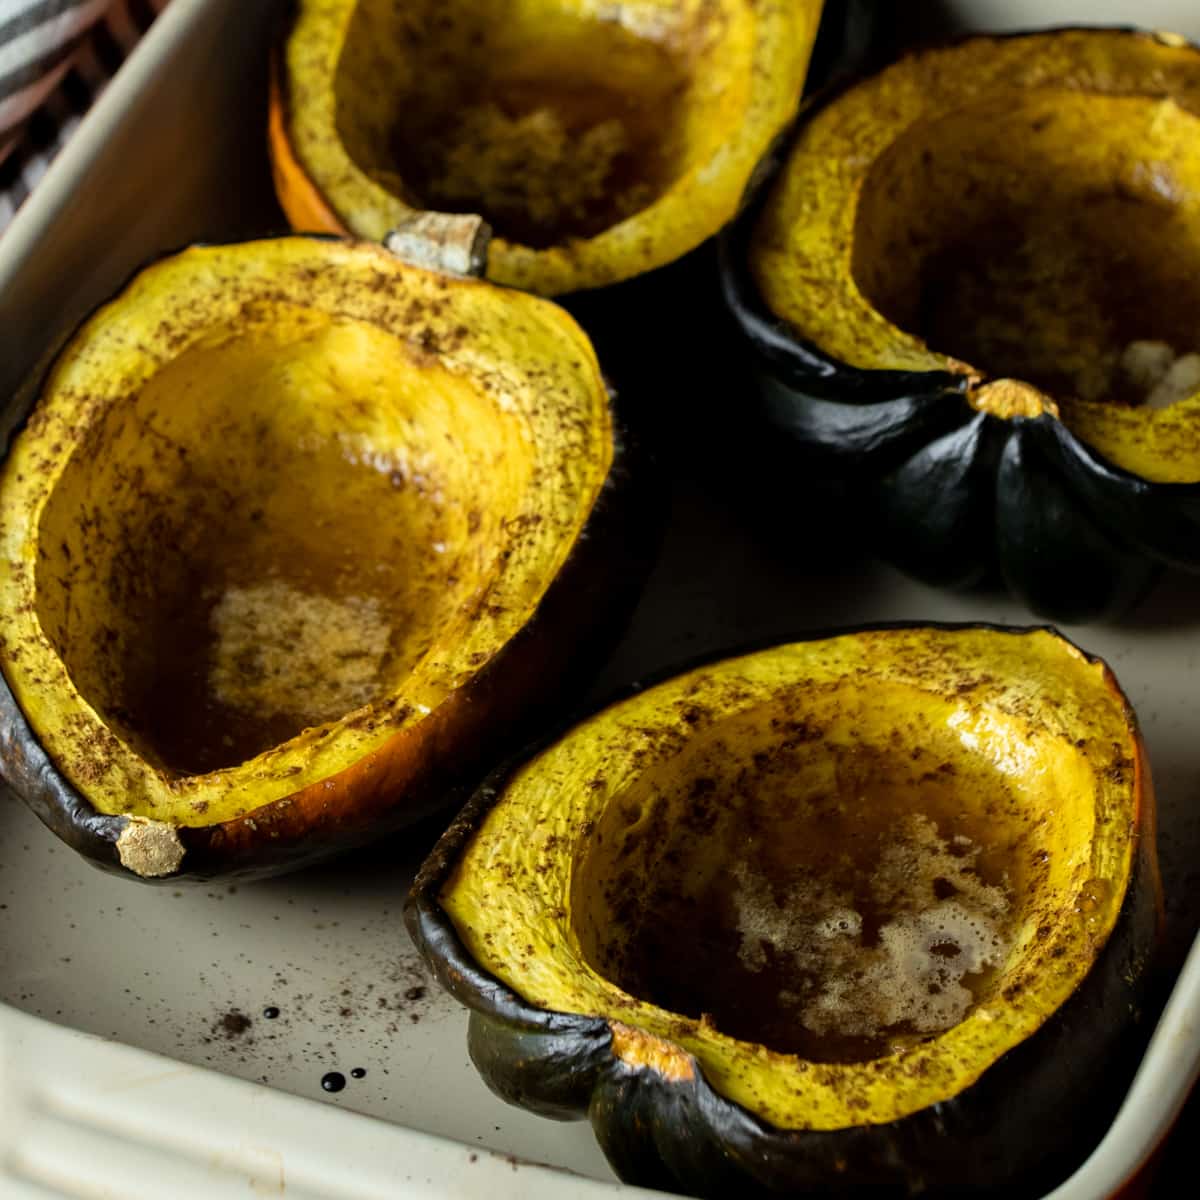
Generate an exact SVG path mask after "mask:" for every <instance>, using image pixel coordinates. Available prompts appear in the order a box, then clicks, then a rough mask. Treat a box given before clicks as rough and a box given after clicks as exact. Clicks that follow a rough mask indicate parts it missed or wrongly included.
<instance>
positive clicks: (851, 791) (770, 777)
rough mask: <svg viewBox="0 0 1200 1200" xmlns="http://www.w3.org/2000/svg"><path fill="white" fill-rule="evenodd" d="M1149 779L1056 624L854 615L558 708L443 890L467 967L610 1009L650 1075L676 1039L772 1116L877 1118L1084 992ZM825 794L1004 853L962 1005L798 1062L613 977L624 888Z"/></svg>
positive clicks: (627, 1050)
mask: <svg viewBox="0 0 1200 1200" xmlns="http://www.w3.org/2000/svg"><path fill="white" fill-rule="evenodd" d="M1148 789H1149V780H1148V777H1147V776H1146V767H1145V760H1144V752H1143V749H1142V746H1141V742H1140V739H1139V736H1138V733H1137V729H1136V725H1135V724H1134V722H1133V719H1132V715H1131V713H1130V711H1129V709H1128V706H1127V705H1126V703H1125V701H1124V698H1123V697H1122V696H1121V693H1120V691H1119V689H1118V688H1117V687H1116V685H1115V683H1114V681H1113V680H1112V677H1111V675H1110V674H1109V672H1108V670H1107V668H1105V667H1104V665H1103V664H1101V663H1098V662H1095V661H1092V660H1089V659H1087V658H1086V657H1085V656H1084V655H1083V654H1081V653H1080V652H1079V651H1078V650H1076V649H1075V648H1074V647H1072V646H1070V645H1069V644H1067V643H1065V642H1063V641H1062V640H1061V639H1059V638H1057V637H1056V636H1055V635H1053V634H1052V633H1050V632H1047V631H1042V630H1037V631H1031V632H1028V633H1018V632H1006V631H999V630H994V629H965V630H949V629H945V630H942V629H911V630H888V631H867V632H860V633H853V634H849V635H844V636H840V637H835V638H831V639H827V640H822V641H815V642H807V643H800V644H795V645H787V646H781V647H778V648H775V649H772V650H767V651H762V652H759V653H756V654H752V655H748V656H746V657H742V658H735V659H729V660H726V661H724V662H720V663H716V664H714V665H711V666H706V667H702V668H699V669H696V670H694V671H691V672H689V673H687V674H684V675H681V676H679V677H677V678H675V679H672V680H671V681H669V682H667V683H664V684H661V685H659V686H657V687H654V688H652V689H650V690H648V691H646V692H643V693H642V694H640V695H639V696H637V697H635V698H633V699H631V700H627V701H623V702H621V703H619V704H617V705H615V706H613V707H611V708H609V709H607V710H605V711H603V712H601V713H599V714H598V715H597V716H594V717H592V718H590V719H589V720H587V721H585V722H583V723H582V724H580V725H578V726H576V727H575V728H574V729H573V730H571V731H570V732H569V733H568V734H567V735H566V736H565V737H563V738H562V739H560V740H559V741H557V742H556V743H555V744H553V745H552V746H551V747H550V748H548V749H546V750H544V751H543V752H541V753H540V754H539V755H537V756H536V757H535V758H533V759H531V760H530V761H529V762H527V763H526V764H524V765H523V766H522V767H521V768H519V769H518V770H517V771H516V772H515V773H514V774H513V775H512V776H510V777H509V778H508V779H507V781H506V782H505V783H504V784H503V786H502V788H501V790H500V794H499V798H498V799H497V800H496V802H495V804H494V807H492V808H491V809H490V811H489V812H488V813H487V815H486V816H485V817H484V818H483V820H482V822H481V824H480V826H479V827H478V829H477V830H476V831H475V832H474V833H473V834H472V836H471V837H470V839H469V841H468V842H467V844H466V846H465V849H464V850H463V851H462V852H461V856H460V857H459V858H458V859H457V861H456V863H455V865H454V867H453V869H452V871H451V874H450V875H449V877H448V879H447V881H446V883H445V884H444V885H443V887H442V889H441V891H440V894H439V897H438V899H439V903H440V905H441V907H442V909H443V910H444V911H445V913H446V914H447V915H448V916H449V917H450V919H451V921H452V922H453V924H454V927H455V929H456V931H457V932H458V935H459V937H460V938H461V939H462V942H463V943H464V945H465V947H466V950H467V953H468V954H469V956H470V958H471V959H472V960H473V961H474V962H476V963H478V964H479V966H481V967H482V968H483V969H484V970H485V971H487V972H489V973H490V974H491V975H494V976H496V977H497V978H499V979H500V980H502V981H503V982H504V983H505V984H507V985H508V986H509V987H511V988H512V989H513V990H514V991H516V992H517V993H518V994H519V995H520V996H521V997H523V998H524V999H525V1000H527V1001H529V1002H530V1003H531V1004H533V1005H535V1006H536V1007H539V1008H542V1009H545V1010H547V1011H550V1012H563V1013H576V1014H584V1015H591V1016H601V1017H604V1018H606V1019H607V1020H608V1021H609V1022H610V1024H611V1026H612V1028H613V1030H614V1047H615V1048H616V1052H617V1053H618V1054H621V1055H622V1056H623V1057H624V1056H626V1055H629V1056H631V1057H629V1061H631V1062H633V1061H637V1062H650V1061H652V1062H654V1063H656V1064H659V1065H660V1069H661V1070H662V1071H663V1072H664V1073H668V1074H669V1069H670V1064H671V1063H674V1062H677V1061H678V1060H679V1053H678V1050H677V1049H674V1048H676V1047H682V1048H683V1050H685V1051H687V1052H688V1053H689V1054H691V1055H694V1056H695V1058H696V1060H697V1061H698V1063H699V1065H700V1068H701V1069H702V1071H703V1073H704V1075H705V1077H706V1078H707V1080H708V1081H709V1082H710V1083H711V1084H712V1086H713V1087H714V1088H715V1089H716V1091H717V1092H718V1093H719V1094H720V1095H721V1096H724V1097H726V1098H728V1099H730V1100H733V1101H736V1102H737V1103H739V1104H741V1105H742V1106H744V1107H745V1108H747V1109H749V1110H750V1111H751V1112H753V1113H755V1114H757V1115H758V1116H760V1117H762V1118H764V1119H765V1120H767V1121H768V1122H770V1123H771V1124H772V1125H774V1126H776V1127H778V1128H781V1129H785V1130H787V1129H811V1130H834V1129H841V1128H847V1127H851V1126H861V1125H864V1124H882V1123H887V1122H890V1121H894V1120H896V1119H898V1118H902V1117H904V1116H907V1115H909V1114H911V1113H915V1112H917V1111H918V1110H920V1109H923V1108H925V1107H927V1106H929V1105H932V1104H936V1103H938V1102H939V1101H943V1100H948V1099H950V1098H952V1097H956V1096H957V1095H959V1094H960V1093H961V1092H962V1091H963V1090H964V1089H966V1088H967V1087H968V1086H969V1085H970V1084H971V1083H972V1082H973V1081H974V1080H976V1079H977V1078H978V1077H979V1076H980V1075H981V1074H982V1073H983V1072H984V1071H985V1070H986V1069H987V1068H988V1067H989V1066H990V1065H991V1064H992V1063H994V1062H995V1061H996V1060H997V1059H998V1058H1000V1057H1001V1056H1002V1055H1003V1054H1004V1053H1005V1052H1006V1051H1008V1050H1009V1049H1011V1048H1013V1047H1015V1046H1016V1045H1018V1044H1019V1043H1020V1042H1022V1041H1024V1040H1025V1039H1026V1038H1028V1037H1029V1036H1030V1035H1031V1034H1032V1033H1033V1032H1034V1031H1035V1030H1036V1029H1038V1028H1039V1027H1040V1026H1041V1025H1042V1024H1043V1023H1044V1022H1045V1021H1047V1020H1048V1019H1049V1018H1050V1017H1051V1015H1052V1014H1053V1013H1054V1012H1055V1011H1056V1009H1057V1008H1058V1007H1059V1006H1060V1005H1062V1004H1063V1002H1064V1001H1066V1000H1067V999H1068V998H1069V997H1070V996H1071V995H1072V993H1073V992H1074V991H1075V990H1076V989H1077V988H1078V987H1079V985H1080V983H1081V981H1082V979H1083V977H1084V975H1085V974H1086V973H1087V971H1088V968H1089V967H1090V966H1091V964H1092V963H1093V961H1094V960H1095V959H1096V956H1097V955H1098V954H1099V952H1100V949H1101V947H1102V946H1103V944H1104V941H1105V939H1106V938H1107V936H1108V934H1109V933H1110V932H1111V930H1112V929H1113V927H1114V925H1115V923H1116V920H1117V917H1118V914H1119V913H1120V912H1121V909H1122V904H1123V900H1124V896H1125V892H1126V888H1127V886H1128V884H1129V881H1130V878H1131V871H1132V867H1133V863H1134V859H1135V852H1136V848H1137V839H1138V833H1137V830H1138V828H1139V824H1140V825H1141V826H1142V827H1143V828H1146V829H1149V828H1150V823H1149V821H1148V820H1147V819H1146V809H1145V807H1144V806H1146V805H1149V804H1150V803H1151V798H1150V794H1149V790H1148ZM831 797H837V798H838V801H839V803H840V804H841V805H842V807H843V808H844V810H845V812H846V813H848V814H850V817H849V818H848V819H849V820H850V822H851V824H850V826H849V827H853V825H854V822H856V821H857V822H862V823H863V825H864V828H870V827H871V823H872V821H873V820H875V819H876V816H877V814H876V813H874V811H873V808H872V806H875V805H888V806H892V808H894V810H895V811H896V812H909V813H917V814H923V815H925V816H928V817H931V818H936V820H938V821H939V822H943V823H944V825H943V832H944V833H945V830H948V829H950V828H951V827H953V826H954V822H955V821H958V820H960V819H966V818H969V819H970V820H971V821H974V822H975V823H976V825H977V826H981V827H983V828H984V829H986V830H987V831H988V837H989V839H991V840H994V842H995V843H996V845H997V846H998V847H999V848H1000V849H1001V850H1002V853H1003V857H1004V861H1006V862H1007V863H1008V864H1009V867H1010V874H1009V881H1010V884H1011V887H1012V889H1013V895H1014V917H1013V923H1012V926H1011V942H1010V947H1009V950H1008V954H1007V959H1006V960H1005V961H1004V962H1003V964H1002V965H1001V966H1000V968H999V969H998V971H997V972H996V976H995V978H994V979H992V980H991V982H990V983H989V984H988V985H987V989H986V994H984V995H983V996H982V997H980V998H979V999H978V1002H977V1003H976V1004H975V1006H974V1007H973V1008H972V1009H971V1010H970V1011H969V1013H968V1014H967V1015H966V1017H965V1018H964V1019H962V1020H961V1022H960V1023H958V1024H955V1025H953V1026H952V1027H950V1028H948V1029H947V1030H945V1031H944V1032H941V1033H939V1034H937V1035H936V1036H932V1037H930V1038H926V1039H920V1038H918V1039H910V1040H909V1041H908V1042H907V1043H906V1044H905V1045H903V1046H901V1047H900V1048H898V1049H896V1050H895V1051H894V1052H892V1053H886V1054H884V1055H883V1056H882V1057H876V1058H874V1059H872V1060H871V1061H810V1060H808V1059H805V1058H801V1057H799V1056H797V1055H796V1054H793V1053H780V1052H778V1051H776V1050H773V1049H771V1048H770V1047H769V1045H767V1044H764V1043H763V1039H761V1038H755V1039H753V1040H739V1039H738V1038H735V1037H731V1036H729V1035H728V1034H727V1033H726V1032H723V1031H722V1029H721V1028H720V1025H721V1023H722V1018H721V1016H720V1014H718V1015H717V1017H716V1019H715V1020H714V1019H712V1018H710V1017H707V1016H702V1017H701V1018H700V1019H696V1018H695V1017H694V1016H692V1017H688V1016H684V1015H681V1014H680V1013H678V1012H671V1011H668V1010H667V1009H665V1008H662V1007H658V1006H656V1005H655V1004H653V1003H649V1002H648V1001H647V1000H646V999H644V998H643V997H640V996H639V995H637V994H632V993H631V992H630V991H627V990H625V989H624V988H623V987H621V986H619V984H618V982H616V981H615V979H616V978H617V977H619V976H620V969H619V968H620V964H621V963H622V961H623V959H624V955H625V951H626V950H627V949H628V946H629V943H630V939H631V937H632V936H633V933H632V926H631V925H630V917H629V915H628V914H629V911H630V910H629V901H630V900H631V899H636V898H638V897H642V898H643V899H649V900H650V901H651V903H652V904H653V897H654V896H656V895H666V894H667V893H669V896H670V903H672V904H674V903H676V902H677V900H678V894H677V889H676V887H675V886H674V884H673V883H672V881H673V880H675V879H676V878H677V877H679V878H684V879H696V878H701V877H708V876H711V875H712V874H713V872H716V871H719V870H721V869H723V864H724V865H725V866H727V865H728V864H729V863H730V862H732V861H734V860H736V858H737V855H738V853H739V847H740V846H742V845H743V844H744V842H745V838H746V836H747V829H748V827H749V825H748V822H749V821H750V818H751V817H753V819H754V821H755V822H757V824H758V826H759V829H760V833H761V834H762V837H763V843H762V844H763V845H764V846H768V847H769V846H770V845H772V844H780V845H782V844H788V843H789V839H792V841H795V839H797V838H799V839H800V841H796V842H795V844H798V845H803V844H804V843H803V839H804V838H805V837H808V838H813V837H815V838H818V839H819V838H820V837H821V829H822V828H823V827H824V826H822V825H821V824H820V822H819V820H818V818H817V817H816V816H813V814H815V813H818V812H819V811H822V810H823V807H824V808H827V807H828V804H829V803H830V798H831ZM855 813H857V814H858V815H857V816H855V815H854V814H855ZM813 821H818V823H817V824H815V825H814V824H812V822H813ZM806 822H808V824H806ZM946 836H948V834H946ZM681 863H682V864H684V865H683V866H680V864H681ZM681 871H682V872H683V874H682V875H680V874H679V873H680V872H681ZM1145 886H1152V883H1151V882H1150V881H1146V883H1145ZM656 887H657V888H659V889H666V891H665V892H662V891H660V892H656V891H655V888H656ZM663 903H664V904H665V903H667V901H666V900H664V901H663ZM653 911H654V910H653V907H652V908H651V913H653ZM803 917H804V914H801V913H797V914H796V919H803ZM664 919H665V918H664ZM696 919H699V918H698V917H697V918H696ZM673 932H674V933H675V935H676V936H677V937H678V938H679V939H680V940H683V941H687V940H688V939H689V938H691V937H693V936H694V933H693V931H692V930H691V929H690V928H688V924H687V923H686V922H685V923H684V924H683V925H680V926H671V927H668V928H667V929H665V930H661V931H659V936H660V940H661V941H662V942H663V943H667V944H669V943H670V941H671V938H672V934H673ZM688 944H690V942H689V943H688ZM721 961H722V960H720V959H719V958H713V957H712V956H711V954H710V956H709V958H708V959H707V962H708V969H709V970H710V971H715V970H720V969H721V967H720V962H721ZM697 969H699V970H703V969H704V968H703V967H698V968H697ZM672 1056H674V1057H672ZM683 1061H684V1063H685V1065H686V1060H683ZM664 1064H665V1065H664ZM689 1070H690V1068H689Z"/></svg>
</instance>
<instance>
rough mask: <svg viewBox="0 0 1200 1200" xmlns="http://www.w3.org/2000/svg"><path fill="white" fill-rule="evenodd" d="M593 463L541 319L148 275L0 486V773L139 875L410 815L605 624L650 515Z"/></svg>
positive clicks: (414, 296) (600, 422)
mask: <svg viewBox="0 0 1200 1200" xmlns="http://www.w3.org/2000/svg"><path fill="white" fill-rule="evenodd" d="M622 453H624V451H622ZM617 458H618V455H617V448H616V441H615V437H614V418H613V415H612V412H611V410H610V400H609V395H608V392H607V389H606V385H605V383H604V380H603V379H602V377H601V374H600V371H599V368H598V365H597V362H596V359H595V356H594V354H593V351H592V348H591V346H590V344H589V342H588V340H587V338H586V337H585V336H584V334H583V333H582V332H581V331H580V329H579V328H578V326H577V325H576V324H575V323H574V321H573V320H572V319H571V318H570V317H569V316H568V315H567V314H566V313H564V312H563V311H562V310H561V309H559V308H557V307H556V306H554V305H553V304H550V303H549V302H547V301H543V300H539V299H537V298H535V297H533V296H529V295H527V294H524V293H519V292H514V291H509V290H507V289H504V288H499V287H496V286H494V285H492V284H489V283H485V282H482V281H480V280H477V279H471V278H467V277H456V276H451V275H447V274H441V273H438V272H435V271H431V270H425V269H421V268H418V267H415V266H411V265H408V264H406V263H404V262H402V261H401V260H400V259H399V258H398V257H396V256H395V255H393V254H392V253H389V252H388V251H387V250H385V249H384V248H382V247H380V246H375V245H370V244H366V243H349V242H336V241H331V240H327V239H317V238H308V237H290V238H279V239H274V240H267V241H259V242H251V243H245V244H241V245H230V246H213V247H195V248H192V249H189V250H187V251H185V252H183V253H181V254H178V255H176V256H174V257H171V258H168V259H165V260H163V261H161V262H159V263H157V264H156V265H154V266H151V267H149V268H148V269H147V270H145V271H143V272H142V273H141V274H140V275H138V276H137V278H136V279H135V280H134V281H133V282H132V283H131V284H130V285H129V286H128V287H127V288H126V289H125V291H124V292H122V293H121V295H120V296H118V297H117V298H116V299H115V300H113V301H112V302H111V303H110V304H109V305H108V306H106V307H105V308H102V309H101V310H100V311H99V312H98V313H97V314H96V315H95V316H93V317H92V318H91V319H90V320H89V321H88V322H87V323H86V324H85V325H84V326H83V328H82V329H81V330H80V331H79V332H78V333H77V334H76V335H75V337H74V338H73V340H72V341H71V342H70V343H69V344H68V345H67V347H66V349H65V350H64V351H63V352H62V354H61V355H60V356H59V357H58V359H57V361H56V362H55V364H54V365H53V367H52V369H51V370H50V372H49V374H48V376H47V377H46V379H45V381H44V383H43V384H42V385H41V387H40V395H39V396H38V398H37V402H36V407H35V408H34V409H33V412H32V415H31V416H30V417H29V419H28V423H27V425H26V427H25V429H24V430H23V432H21V433H20V434H19V435H18V436H17V437H16V439H15V441H14V444H13V446H12V449H11V453H10V455H9V458H8V461H7V463H6V464H5V466H4V471H3V476H2V478H0V504H2V506H3V522H2V528H0V544H2V545H3V571H2V572H0V614H2V615H0V622H2V636H0V664H2V666H3V672H4V677H5V679H6V680H7V683H8V687H9V688H11V693H12V694H11V695H10V694H9V692H8V690H7V689H4V691H3V695H2V697H0V766H2V768H3V773H4V776H5V777H6V779H7V780H8V782H9V783H10V784H11V785H12V786H13V787H14V789H15V790H16V791H17V792H19V793H20V794H21V795H22V796H23V797H24V798H25V799H26V800H27V801H28V802H29V803H30V805H31V806H32V807H33V808H34V809H35V810H36V811H37V812H38V813H39V815H40V816H41V817H42V819H43V820H44V821H45V822H46V823H47V824H48V825H49V826H50V827H51V828H53V829H54V830H55V831H56V832H57V833H58V834H59V835H60V836H61V837H63V838H64V839H65V840H66V841H68V842H70V843H71V844H72V845H74V846H76V847H77V848H78V849H80V850H82V851H83V852H84V853H86V854H88V855H89V856H91V857H93V858H95V859H97V860H99V861H101V862H102V863H105V864H108V865H113V866H118V867H122V868H125V869H128V870H130V871H132V872H134V873H135V874H139V875H143V876H152V877H159V876H164V875H177V874H180V873H183V874H196V875H207V874H213V873H217V872H222V871H238V872H257V871H260V870H264V869H274V868H277V867H281V866H291V865H295V864H297V863H300V862H303V861H306V860H308V859H312V858H316V857H320V856H323V855H326V854H328V853H330V852H331V851H333V850H337V849H340V848H342V847H344V846H346V845H349V844H354V843H356V842H361V841H363V840H365V839H367V838H369V837H372V836H374V835H375V834H377V833H380V832H383V831H385V830H387V829H390V828H394V827H397V826H400V825H403V824H407V823H409V822H411V821H413V820H415V819H417V818H418V817H420V816H422V815H424V814H425V813H426V812H428V811H429V809H430V808H431V807H433V806H434V805H435V804H436V803H437V802H439V801H441V800H443V799H444V798H445V797H444V790H445V788H446V787H447V785H448V784H450V783H452V782H454V781H455V780H456V779H458V778H460V777H461V776H462V775H463V774H464V773H467V772H470V771H471V770H473V769H480V770H482V769H486V767H488V766H491V765H492V764H491V763H486V764H485V763H484V760H485V758H486V757H487V756H488V755H489V754H495V753H497V752H498V750H499V748H500V747H501V746H502V745H503V744H504V741H505V738H506V737H508V736H510V735H512V734H513V732H514V729H515V728H516V727H517V725H518V723H519V722H520V721H521V719H522V718H527V717H528V716H529V715H530V710H531V709H532V708H533V707H534V705H535V702H537V703H541V702H550V701H551V700H552V698H553V697H554V695H555V692H556V690H557V689H559V688H560V686H561V685H563V684H564V683H565V682H566V681H567V680H568V679H570V678H573V677H575V676H576V675H578V674H579V672H580V671H581V670H583V671H586V670H587V668H588V666H589V664H590V662H591V660H593V659H594V657H595V655H597V654H599V653H602V652H603V651H602V649H601V647H603V645H604V644H605V636H603V635H604V634H605V633H606V632H607V630H608V628H609V626H610V624H611V623H612V622H614V621H615V620H617V619H618V615H619V610H621V609H622V608H624V609H625V610H626V611H627V609H628V605H629V603H630V602H631V600H632V594H633V592H634V591H635V590H636V586H637V577H638V576H639V575H640V574H641V573H642V572H643V571H644V568H645V559H646V554H645V553H644V552H643V551H644V549H645V545H646V539H645V538H644V537H643V536H642V534H641V532H640V531H641V530H642V529H643V528H645V527H647V526H652V525H653V517H652V512H653V510H652V508H650V507H647V506H646V505H645V504H643V503H642V498H639V497H635V496H633V494H632V493H631V492H630V491H629V489H628V485H626V484H623V486H622V487H621V488H618V487H617V480H618V478H619V477H620V476H621V475H623V472H624V463H623V461H622V464H618V463H617V461H616V460H617ZM627 505H630V506H633V507H635V508H637V509H638V511H637V513H636V516H635V515H634V514H633V513H632V512H631V511H630V509H629V508H627V507H626V506H627ZM599 580H603V585H604V589H603V592H601V590H600V585H599ZM14 697H15V700H16V703H15V704H14V702H13V698H14ZM18 706H19V707H18ZM521 736H523V737H524V736H528V733H527V732H526V733H525V734H523V735H521Z"/></svg>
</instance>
